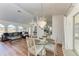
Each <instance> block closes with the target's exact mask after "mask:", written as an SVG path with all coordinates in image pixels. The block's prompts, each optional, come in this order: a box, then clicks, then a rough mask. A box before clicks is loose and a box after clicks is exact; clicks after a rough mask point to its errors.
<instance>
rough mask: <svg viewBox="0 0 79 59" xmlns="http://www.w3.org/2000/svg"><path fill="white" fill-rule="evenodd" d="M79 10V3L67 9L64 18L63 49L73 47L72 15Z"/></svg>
mask: <svg viewBox="0 0 79 59" xmlns="http://www.w3.org/2000/svg"><path fill="white" fill-rule="evenodd" d="M78 12H79V4H76V5H75V6H73V8H72V10H69V12H68V14H67V19H66V20H65V21H66V23H65V49H73V16H74V15H75V14H76V13H78Z"/></svg>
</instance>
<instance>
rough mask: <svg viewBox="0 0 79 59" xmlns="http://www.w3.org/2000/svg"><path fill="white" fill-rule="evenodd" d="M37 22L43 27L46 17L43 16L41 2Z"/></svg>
mask: <svg viewBox="0 0 79 59" xmlns="http://www.w3.org/2000/svg"><path fill="white" fill-rule="evenodd" d="M37 24H38V26H40V27H41V28H44V27H45V25H46V18H45V17H44V16H43V5H42V3H41V16H40V17H39V18H38V21H37Z"/></svg>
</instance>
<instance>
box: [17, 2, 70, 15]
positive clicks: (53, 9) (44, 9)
mask: <svg viewBox="0 0 79 59" xmlns="http://www.w3.org/2000/svg"><path fill="white" fill-rule="evenodd" d="M17 5H18V6H19V7H21V8H22V9H24V10H25V11H27V12H29V13H31V14H33V15H36V16H48V15H55V14H65V13H66V12H67V10H68V9H69V7H70V6H71V4H70V3H18V4H17Z"/></svg>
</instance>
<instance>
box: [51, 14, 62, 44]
mask: <svg viewBox="0 0 79 59" xmlns="http://www.w3.org/2000/svg"><path fill="white" fill-rule="evenodd" d="M52 36H53V39H56V40H57V42H58V43H63V41H64V16H63V15H54V16H52Z"/></svg>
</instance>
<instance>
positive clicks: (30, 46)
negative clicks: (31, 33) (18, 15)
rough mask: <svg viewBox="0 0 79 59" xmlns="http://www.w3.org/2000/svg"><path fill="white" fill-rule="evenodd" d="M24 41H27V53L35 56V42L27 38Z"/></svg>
mask: <svg viewBox="0 0 79 59" xmlns="http://www.w3.org/2000/svg"><path fill="white" fill-rule="evenodd" d="M26 41H27V47H28V51H30V53H33V54H35V53H36V46H35V40H34V39H33V38H28V39H26Z"/></svg>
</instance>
